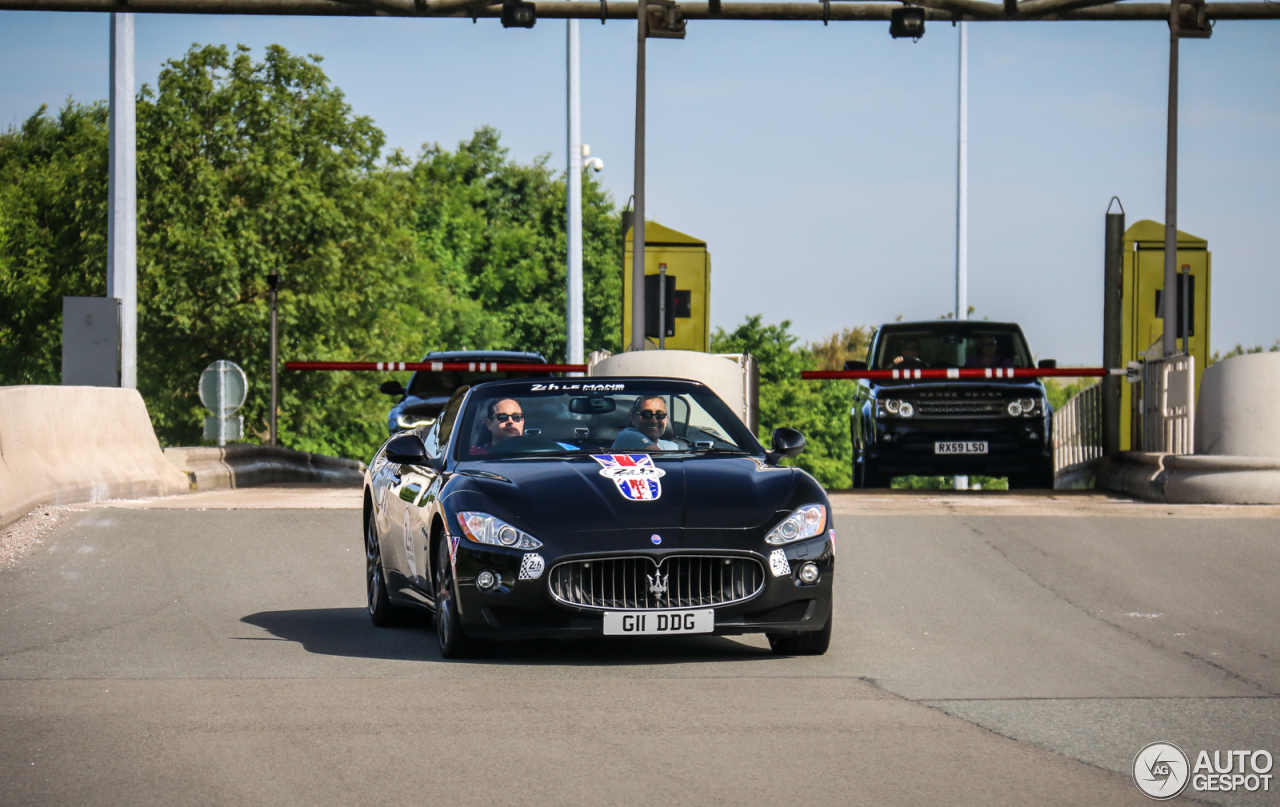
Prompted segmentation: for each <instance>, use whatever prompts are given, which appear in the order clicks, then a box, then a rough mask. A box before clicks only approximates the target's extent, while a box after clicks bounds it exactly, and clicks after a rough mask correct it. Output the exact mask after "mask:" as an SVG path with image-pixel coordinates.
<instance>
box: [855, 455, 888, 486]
mask: <svg viewBox="0 0 1280 807" xmlns="http://www.w3.org/2000/svg"><path fill="white" fill-rule="evenodd" d="M853 473H854V476H856V477H857V478H858V487H860V488H887V487H890V486H891V485H892V484H893V477H890V476H885V475H884V474H882V473H880V472H879V471H877V470H876V468H875V466H874V465H872V464H871V460H870V459H868V457H867V455H866V454H865V453H864V454H862V462H861V463H855V464H854V466H853Z"/></svg>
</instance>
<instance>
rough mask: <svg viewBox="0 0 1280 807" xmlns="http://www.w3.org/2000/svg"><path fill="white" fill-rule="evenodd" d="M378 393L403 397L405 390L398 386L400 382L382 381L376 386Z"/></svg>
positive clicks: (393, 380)
mask: <svg viewBox="0 0 1280 807" xmlns="http://www.w3.org/2000/svg"><path fill="white" fill-rule="evenodd" d="M378 392H381V393H382V394H383V395H404V393H405V389H404V387H402V386H400V382H399V381H396V380H395V379H392V380H391V381H383V382H382V383H381V384H379V385H378Z"/></svg>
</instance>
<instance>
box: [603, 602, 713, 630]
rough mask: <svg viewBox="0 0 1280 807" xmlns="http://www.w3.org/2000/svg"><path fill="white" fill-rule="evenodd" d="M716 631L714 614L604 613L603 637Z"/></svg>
mask: <svg viewBox="0 0 1280 807" xmlns="http://www.w3.org/2000/svg"><path fill="white" fill-rule="evenodd" d="M715 628H716V616H715V611H712V610H711V609H710V608H708V609H706V610H704V611H605V614H604V635H605V636H638V635H641V634H645V635H649V634H660V635H663V636H666V635H669V634H673V633H711V632H712V631H713V630H715Z"/></svg>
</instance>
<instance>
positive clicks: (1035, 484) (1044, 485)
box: [1009, 462, 1054, 490]
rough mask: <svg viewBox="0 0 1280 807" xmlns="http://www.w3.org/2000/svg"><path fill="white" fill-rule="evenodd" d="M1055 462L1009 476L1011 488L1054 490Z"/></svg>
mask: <svg viewBox="0 0 1280 807" xmlns="http://www.w3.org/2000/svg"><path fill="white" fill-rule="evenodd" d="M1053 483H1054V473H1053V463H1052V462H1048V463H1045V464H1044V465H1043V466H1041V467H1039V468H1036V469H1034V470H1031V471H1028V472H1027V473H1025V474H1020V475H1018V476H1010V477H1009V490H1053Z"/></svg>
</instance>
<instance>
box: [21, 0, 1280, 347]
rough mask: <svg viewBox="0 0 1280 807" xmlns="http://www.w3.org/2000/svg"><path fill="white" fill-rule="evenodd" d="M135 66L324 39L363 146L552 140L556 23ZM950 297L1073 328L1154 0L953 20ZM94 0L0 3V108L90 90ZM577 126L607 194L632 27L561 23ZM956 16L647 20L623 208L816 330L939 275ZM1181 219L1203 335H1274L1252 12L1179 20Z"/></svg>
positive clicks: (863, 314) (28, 109) (159, 51)
mask: <svg viewBox="0 0 1280 807" xmlns="http://www.w3.org/2000/svg"><path fill="white" fill-rule="evenodd" d="M137 20H138V22H137V51H138V63H137V72H138V80H139V83H143V82H146V83H154V81H155V77H156V75H157V74H158V72H159V69H160V65H161V64H162V63H163V62H164V61H165V60H166V59H170V58H175V57H177V56H179V55H181V54H182V53H183V52H184V51H185V50H186V49H187V48H188V47H189V46H190V45H191V44H193V43H210V42H214V43H225V44H228V45H234V44H235V43H244V44H247V45H250V46H252V47H253V48H254V49H255V52H256V54H257V55H259V56H260V55H261V48H262V47H263V46H265V45H267V44H270V43H280V44H282V45H284V46H285V47H286V48H288V49H289V50H291V51H294V52H299V53H316V54H320V55H323V56H324V57H325V61H324V68H325V70H326V72H327V73H328V74H329V76H330V78H331V79H332V80H333V81H334V82H335V83H336V84H337V85H338V86H339V87H341V88H342V89H343V90H344V91H345V93H346V95H347V98H348V100H349V102H350V103H351V105H352V106H353V107H354V108H355V110H356V111H357V112H358V113H360V114H364V115H368V116H370V117H371V118H373V120H374V121H376V122H377V124H378V125H379V126H380V127H381V128H382V129H383V130H384V131H385V132H386V133H387V136H388V140H389V143H390V145H392V146H398V147H402V148H404V149H405V150H406V151H409V152H413V153H416V152H417V151H418V149H419V147H420V146H421V144H423V143H427V142H439V143H441V144H442V145H445V146H448V147H452V146H453V145H455V144H456V143H457V142H458V141H459V140H461V139H464V138H466V137H468V136H469V135H470V133H471V132H472V131H473V130H474V129H475V128H476V127H478V126H480V125H483V124H490V125H493V126H496V127H497V128H498V129H500V130H501V131H502V134H503V141H504V142H505V143H506V144H507V145H508V146H509V147H510V149H511V153H512V156H513V157H515V158H517V159H520V160H530V159H533V158H535V157H536V156H537V155H542V154H546V155H550V158H551V161H552V163H553V164H554V165H556V166H562V165H563V164H564V159H565V154H564V152H565V134H564V130H565V112H564V103H565V102H564V80H565V56H564V48H565V23H564V22H563V21H555V20H542V21H540V22H539V23H538V25H537V27H535V28H534V29H533V30H531V31H524V30H503V29H502V28H501V26H500V25H499V24H498V22H497V21H496V20H481V21H480V22H479V23H478V24H472V23H471V22H470V21H469V20H467V21H463V20H397V19H358V18H351V19H315V18H301V17H294V18H283V17H281V18H270V17H219V16H185V17H184V16H161V15H148V14H140V15H138V17H137ZM969 30H970V131H969V142H970V163H969V170H970V178H971V184H970V252H969V267H970V268H969V276H970V288H969V300H970V303H971V304H973V305H974V306H976V308H977V316H988V317H990V318H991V319H993V320H1013V321H1017V322H1020V323H1022V325H1023V327H1024V329H1025V330H1026V331H1027V334H1028V337H1029V338H1030V340H1031V343H1032V349H1033V350H1034V351H1035V352H1036V353H1038V354H1039V355H1040V356H1041V357H1053V358H1057V359H1059V360H1060V361H1062V362H1065V363H1071V364H1094V363H1097V361H1098V360H1099V354H1100V353H1101V344H1102V337H1101V323H1102V233H1103V214H1104V212H1105V210H1106V207H1107V202H1108V200H1109V199H1110V198H1111V196H1112V195H1118V196H1119V197H1120V198H1121V200H1122V201H1123V203H1124V206H1125V210H1126V211H1127V214H1128V221H1129V222H1130V223H1132V222H1134V221H1137V220H1138V219H1142V218H1151V219H1155V220H1157V221H1159V220H1161V219H1162V217H1163V211H1164V132H1165V130H1164V126H1165V93H1166V80H1167V71H1168V61H1167V59H1168V33H1167V31H1168V29H1167V27H1166V26H1165V24H1164V23H1136V22H1121V23H1079V22H1072V23H975V24H972V25H971V26H970V29H969ZM107 36H108V19H107V16H106V15H103V14H56V13H44V12H0V77H2V78H3V80H2V81H0V125H2V126H4V127H6V128H7V127H8V126H11V125H13V124H15V123H18V122H20V121H21V120H23V119H25V118H26V117H27V116H29V115H30V114H31V113H32V112H34V111H35V109H36V108H37V107H38V106H39V105H40V104H49V105H50V106H51V107H57V106H59V105H61V104H62V103H63V102H65V100H66V99H67V98H68V97H74V98H75V99H77V100H82V101H88V100H95V99H101V98H105V97H106V95H107V66H108V65H107V60H108V38H107ZM582 43H583V46H582V64H583V72H584V77H583V139H584V140H585V141H586V142H588V143H590V144H591V146H592V154H593V156H599V157H601V158H603V159H604V161H605V171H604V173H603V174H601V175H600V177H601V179H602V180H603V181H604V182H605V184H606V185H607V186H608V187H609V188H610V189H611V190H612V192H613V194H614V196H615V198H616V199H617V200H619V202H622V201H625V200H626V198H627V197H628V196H629V195H630V193H631V184H632V169H631V160H632V133H633V126H634V117H633V115H634V79H635V27H634V24H629V23H624V22H610V23H609V24H608V25H605V26H601V25H600V24H599V23H597V22H587V21H584V22H583V23H582ZM956 48H957V35H956V29H955V28H953V27H952V26H950V25H947V24H935V23H930V24H929V28H928V30H927V32H926V34H925V36H924V38H923V39H921V40H920V41H919V42H916V43H912V42H911V41H910V40H892V39H890V37H889V35H888V25H887V23H886V24H882V23H842V24H832V25H831V26H829V27H826V28H824V27H823V26H822V25H821V24H820V23H746V22H715V23H713V22H696V21H695V22H692V23H690V25H689V34H688V38H687V39H686V40H684V41H651V42H650V45H649V65H650V72H649V151H648V162H649V176H648V187H649V212H650V218H653V219H657V220H659V221H661V222H662V223H664V224H667V225H668V226H671V227H675V228H676V229H679V230H683V231H685V232H688V233H691V234H694V235H697V236H699V237H701V238H703V239H705V240H706V241H707V242H708V243H709V245H710V248H711V251H712V259H713V274H712V320H713V324H716V325H722V326H725V327H732V326H733V325H735V324H736V323H738V322H741V321H742V319H743V318H744V317H745V316H746V315H748V314H754V313H761V314H763V315H764V316H765V319H766V321H771V322H776V321H779V320H782V319H789V320H791V321H792V323H793V326H792V327H793V330H794V332H796V333H798V334H799V335H801V336H802V337H804V338H806V339H819V338H821V337H823V336H825V335H827V334H829V333H831V332H833V331H836V330H838V329H840V328H842V327H847V326H850V325H857V324H861V323H876V322H881V321H885V320H891V319H893V318H895V317H896V316H898V315H900V314H901V315H903V316H904V317H905V318H907V319H913V318H931V317H934V316H937V315H939V314H942V313H944V312H946V311H949V310H951V308H952V305H953V299H954V268H955V246H954V239H955V235H954V216H955V124H956ZM1181 103H1182V116H1181V121H1182V127H1181V155H1182V159H1181V162H1180V166H1181V168H1180V170H1181V183H1180V184H1181V195H1180V202H1179V205H1180V208H1179V211H1180V212H1179V224H1180V225H1181V228H1182V229H1184V230H1186V231H1189V232H1192V233H1194V234H1196V235H1198V236H1201V237H1203V238H1207V239H1208V240H1209V244H1210V248H1211V249H1212V251H1213V262H1214V271H1215V274H1214V278H1213V291H1212V304H1213V311H1212V340H1213V344H1214V347H1215V348H1217V349H1228V348H1230V347H1231V346H1233V345H1234V344H1236V343H1237V342H1243V343H1245V344H1247V345H1252V344H1258V343H1262V344H1265V345H1270V344H1272V343H1273V342H1274V341H1275V340H1276V339H1277V338H1280V317H1277V314H1276V309H1277V307H1278V306H1280V227H1278V226H1276V223H1277V222H1278V221H1280V150H1278V149H1276V147H1275V146H1276V143H1277V138H1278V136H1280V22H1275V21H1265V22H1222V23H1220V24H1218V26H1217V28H1216V29H1215V33H1214V35H1213V38H1212V39H1210V40H1208V41H1203V40H1184V42H1183V44H1182V101H1181Z"/></svg>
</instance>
